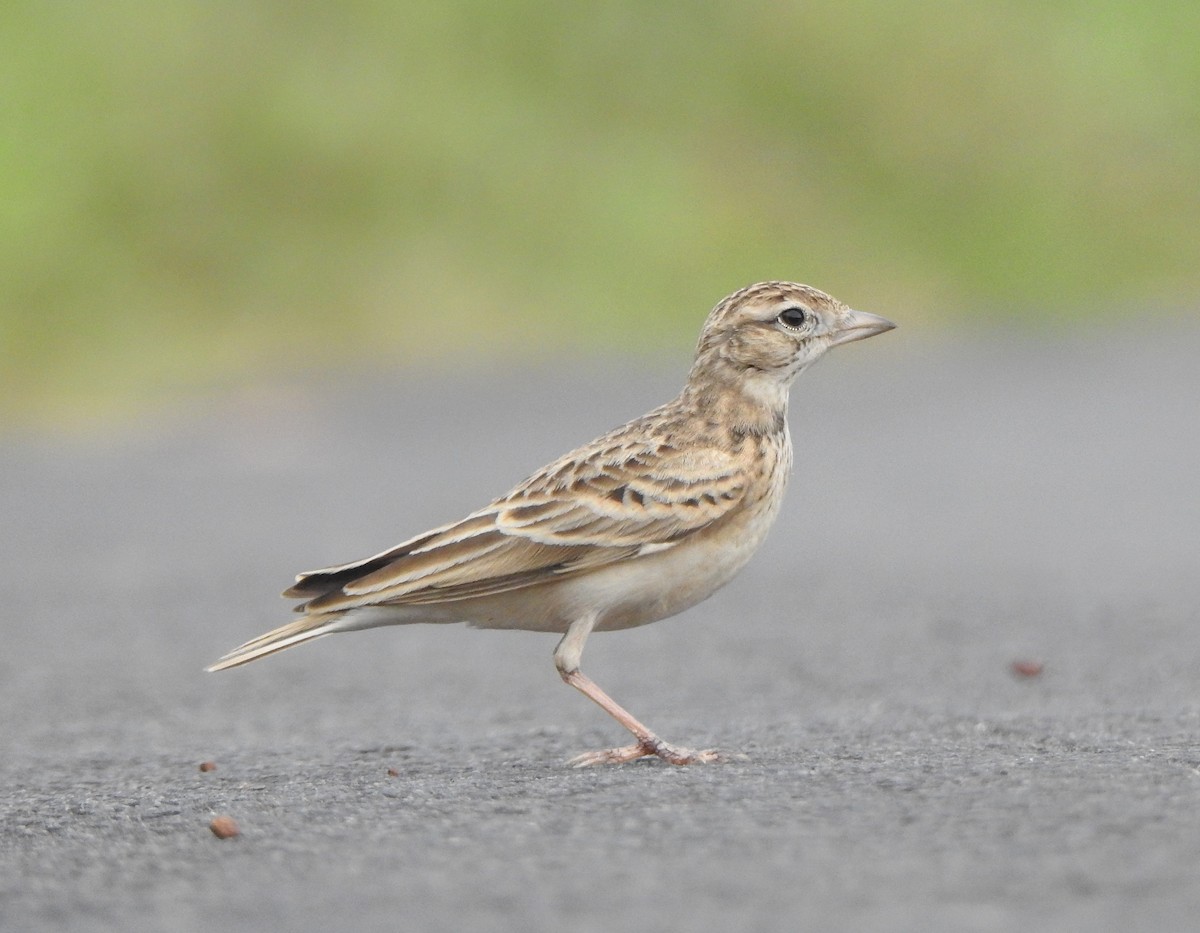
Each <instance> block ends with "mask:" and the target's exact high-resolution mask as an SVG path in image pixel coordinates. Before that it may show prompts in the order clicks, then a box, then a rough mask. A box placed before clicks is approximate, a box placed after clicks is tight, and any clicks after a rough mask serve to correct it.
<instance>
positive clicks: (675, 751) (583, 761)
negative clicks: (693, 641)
mask: <svg viewBox="0 0 1200 933" xmlns="http://www.w3.org/2000/svg"><path fill="white" fill-rule="evenodd" d="M595 624H596V617H595V616H594V615H589V616H585V617H583V618H582V619H577V620H576V621H574V622H572V623H571V626H570V628H568V629H567V633H566V634H565V635H564V636H563V637H562V640H561V641H560V642H559V643H558V647H557V648H555V649H554V666H555V667H557V668H558V673H559V675H560V676H561V677H562V679H563V680H564V681H565V682H566V683H568V684H570V685H571V686H572V687H574V688H575V689H576V690H578V691H579V692H580V693H582V694H583V695H584V696H585V697H587V698H588V699H590V700H591V701H592V702H593V703H595V704H596V705H597V706H599V707H600V708H601V709H602V710H604V711H605V712H606V713H608V715H610V716H612V718H613V719H615V720H616V721H617V722H619V723H620V724H621V725H622V726H624V727H625V728H626V729H628V730H629V731H630V732H632V733H633V736H634V738H636V739H637V744H636V745H626V746H623V747H621V748H608V749H604V750H603V751H598V752H586V753H584V754H582V755H578V756H576V757H575V758H572V759H571V760H570V761H569V762H567V763H568V764H569V765H572V766H573V767H576V768H583V767H586V766H587V765H605V764H622V763H624V762H626V761H633V760H634V759H635V758H642V757H645V756H647V755H656V756H658V757H659V758H661V759H662V760H663V761H666V762H669V763H670V764H673V765H690V764H695V763H699V762H709V761H717V760H719V759H720V755H719V754H718V753H717V752H716V751H715V750H714V749H708V750H706V751H699V752H694V751H691V750H690V749H686V748H677V747H675V746H673V745H669V744H667V743H666V742H664V741H663V740H662V739H660V738H659V737H658V736H657V735H655V734H654V733H653V732H651V731H650V730H649V729H648V728H646V726H644V725H643V724H642V723H641V722H639V721H638V720H636V719H634V718H633V716H632V715H630V714H629V713H628V712H627V711H626V710H625V709H624V708H623V707H622V706H621V705H620V704H619V703H617V701H616V700H614V699H613V698H612V697H610V696H609V695H608V694H607V693H605V692H604V691H603V690H601V689H600V687H599V686H598V685H597V684H596V682H595V681H593V680H592V679H591V678H590V677H588V676H587V675H586V674H584V673H583V671H581V670H580V669H579V661H580V658H581V657H582V655H583V645H584V642H586V641H587V637H588V635H589V634H591V631H592V627H593V626H594V625H595Z"/></svg>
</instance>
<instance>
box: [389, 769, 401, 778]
mask: <svg viewBox="0 0 1200 933" xmlns="http://www.w3.org/2000/svg"><path fill="white" fill-rule="evenodd" d="M387 775H388V777H400V772H399V771H397V770H396V769H395V768H388V770H387Z"/></svg>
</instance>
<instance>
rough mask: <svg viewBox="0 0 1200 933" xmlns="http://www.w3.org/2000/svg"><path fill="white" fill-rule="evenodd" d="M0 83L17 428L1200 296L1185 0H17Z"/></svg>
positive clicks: (0, 37) (1199, 126) (1, 253)
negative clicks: (724, 310)
mask: <svg viewBox="0 0 1200 933" xmlns="http://www.w3.org/2000/svg"><path fill="white" fill-rule="evenodd" d="M0 76H2V78H3V82H2V91H0V93H2V98H0V107H2V108H3V109H2V113H3V132H2V133H0V366H2V372H3V380H4V383H3V385H4V390H3V401H2V402H0V419H3V420H4V421H6V422H7V423H9V424H12V423H14V422H18V421H33V422H45V421H55V422H64V421H66V422H70V421H86V420H88V419H94V418H97V417H101V416H104V415H107V414H109V413H114V412H128V411H131V410H139V406H144V405H145V404H147V403H153V402H155V401H156V400H161V399H164V398H169V397H172V396H174V395H177V394H179V393H182V392H188V391H193V390H197V389H203V388H206V387H210V386H213V385H222V384H230V383H238V382H242V381H246V380H251V379H271V378H279V377H281V376H284V375H286V374H295V373H303V372H304V371H305V370H306V369H308V368H319V369H326V370H327V369H336V368H338V367H341V366H355V367H363V366H368V367H374V366H385V365H388V366H418V365H450V364H451V363H455V362H459V361H462V360H466V361H473V360H479V359H481V358H485V357H488V356H497V355H504V356H505V357H509V358H534V357H537V356H545V355H547V354H551V353H555V352H561V351H564V350H565V351H566V352H569V353H573V354H574V353H579V352H581V351H585V350H591V349H593V348H603V349H609V350H621V351H631V350H632V351H638V352H647V351H648V352H653V351H654V350H655V349H656V348H659V347H666V346H671V347H675V348H678V347H679V345H680V343H681V342H683V344H684V345H685V346H690V344H691V341H693V340H694V339H695V335H696V332H697V329H698V327H699V324H700V321H701V319H702V317H703V315H704V314H705V312H706V311H707V310H708V309H709V307H711V306H712V304H713V303H715V302H716V300H717V299H719V298H721V297H722V296H723V295H725V294H726V293H728V292H729V291H732V290H733V289H735V288H737V287H740V286H741V285H744V284H746V283H748V282H750V281H754V280H757V279H762V278H794V279H799V280H801V281H807V282H810V283H812V284H814V285H817V286H818V287H821V288H824V289H826V290H828V291H831V292H832V293H834V294H836V295H838V296H839V297H841V298H843V299H844V300H846V301H848V302H849V303H851V304H853V305H855V306H858V307H862V308H865V309H868V310H874V311H877V312H881V313H884V314H887V315H888V316H890V317H894V318H896V319H898V320H900V321H903V322H914V323H915V322H920V321H924V322H935V323H940V322H946V323H948V324H949V323H954V322H956V321H965V322H972V321H977V322H979V323H983V324H987V325H989V326H991V325H995V324H997V323H1000V324H1004V325H1007V324H1008V323H1009V322H1015V323H1017V324H1018V325H1019V326H1045V325H1046V324H1051V325H1057V324H1060V323H1062V322H1065V323H1067V324H1072V323H1078V324H1080V325H1086V326H1087V327H1095V326H1103V324H1104V323H1105V322H1108V323H1110V324H1111V325H1114V326H1129V321H1130V315H1131V314H1137V315H1142V314H1147V313H1155V311H1156V309H1175V310H1176V311H1178V310H1180V309H1183V313H1184V314H1194V313H1195V312H1194V310H1192V309H1194V305H1195V296H1196V295H1197V294H1200V288H1198V286H1200V222H1198V221H1200V90H1198V89H1200V4H1196V3H1178V2H1169V3H1166V2H1146V3H1133V2H1129V0H1125V2H1105V0H1091V2H1086V3H1084V2H1065V0H1060V2H1050V3H1047V2H1045V0H1041V2H1004V3H990V4H981V3H963V2H952V0H946V2H924V3H909V4H897V3H888V2H884V0H820V2H808V3H799V2H796V3H780V2H775V3H748V4H746V3H742V4H737V3H729V2H726V3H713V2H697V3H689V4H675V3H671V4H644V3H638V2H632V0H619V2H618V0H610V2H606V3H603V4H586V5H585V4H560V3H552V2H546V0H524V2H522V0H509V2H503V3H491V2H484V0H449V2H440V3H408V2H391V3H387V2H371V0H350V2H341V3H333V4H309V3H290V2H265V0H260V2H255V0H248V2H247V0H243V2H238V3H232V2H220V0H204V2H200V0H158V2H155V3H145V2H132V0H124V2H122V0H112V2H105V3H99V4H88V5H79V4H66V3H53V2H48V0H45V2H22V0H11V2H8V3H6V4H4V5H3V7H2V10H0ZM683 355H685V354H681V357H682V356H683Z"/></svg>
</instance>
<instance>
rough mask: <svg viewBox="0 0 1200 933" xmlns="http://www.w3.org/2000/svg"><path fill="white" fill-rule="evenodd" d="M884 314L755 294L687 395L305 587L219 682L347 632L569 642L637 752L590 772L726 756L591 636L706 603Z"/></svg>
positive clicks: (716, 329)
mask: <svg viewBox="0 0 1200 933" xmlns="http://www.w3.org/2000/svg"><path fill="white" fill-rule="evenodd" d="M893 326H894V325H892V324H891V323H890V322H888V321H885V320H884V319H883V318H880V317H877V316H875V315H869V314H865V313H863V312H858V311H853V310H851V309H850V308H848V307H846V306H845V305H843V304H842V303H841V302H839V301H837V300H836V299H834V298H831V297H830V296H828V295H826V294H824V293H822V292H819V291H817V290H816V289H813V288H810V287H809V286H806V285H798V284H795V283H790V282H765V283H760V284H758V285H751V286H749V287H747V288H744V289H742V290H741V291H738V292H735V293H734V294H733V295H730V296H729V297H728V298H726V299H725V300H724V301H722V302H721V303H720V304H718V305H717V306H716V307H715V308H714V309H713V310H712V312H711V313H710V314H709V316H708V319H707V321H706V322H705V325H704V329H703V331H702V332H701V335H700V341H699V344H698V346H697V350H696V360H695V363H694V364H693V366H692V369H691V372H690V373H689V376H688V381H687V383H686V384H685V386H684V388H683V391H682V392H681V393H680V394H679V396H677V397H676V398H675V399H673V400H672V401H670V402H668V403H667V404H665V405H663V406H661V407H659V408H656V409H655V410H653V411H651V412H650V413H648V414H646V415H643V416H642V417H641V418H637V419H635V420H634V421H631V422H629V423H628V424H626V425H623V426H622V427H620V428H617V429H616V430H614V431H611V432H609V433H608V434H605V435H604V436H603V437H600V438H598V439H596V440H595V441H593V442H592V443H590V444H586V445H584V446H582V447H580V448H578V449H576V450H574V451H571V452H570V453H568V454H566V455H564V456H563V457H560V458H559V459H558V460H556V461H554V462H553V463H550V464H548V465H547V466H545V467H543V468H542V469H541V470H538V471H537V472H536V473H534V474H533V475H532V476H530V477H529V478H528V479H527V480H525V481H524V482H523V483H521V484H520V485H518V486H517V487H515V488H514V489H513V490H511V491H510V492H509V493H507V494H505V495H503V496H501V497H500V498H498V499H496V500H494V501H493V502H491V503H489V504H488V505H487V506H485V507H484V508H482V509H480V510H479V511H477V512H474V513H472V514H471V515H469V516H467V517H466V518H464V519H462V520H461V521H459V522H454V523H451V524H448V525H443V526H441V527H439V528H434V529H432V530H431V531H427V532H425V533H423V534H420V535H418V536H416V537H414V538H410V539H409V540H407V541H405V542H403V543H402V544H399V545H397V546H396V547H394V548H391V549H389V550H387V551H384V552H383V553H381V554H377V555H375V556H373V557H369V558H367V559H365V560H361V561H357V562H354V563H350V564H343V565H340V566H337V567H330V568H327V569H324V570H316V571H311V572H309V573H304V574H301V575H300V576H299V577H298V578H297V581H296V583H295V585H293V586H292V587H290V588H289V589H288V590H286V591H285V592H284V596H287V597H293V598H297V599H301V600H303V602H302V603H301V604H300V605H298V606H297V607H296V609H297V611H299V612H302V613H303V614H304V615H303V618H301V619H298V620H296V621H295V622H292V623H290V624H288V625H284V626H281V627H280V628H278V629H275V630H273V631H271V632H268V633H266V634H265V635H262V636H260V637H258V638H256V639H253V640H252V641H249V642H247V643H246V644H244V645H242V646H240V647H238V648H236V649H234V650H233V651H232V652H230V653H229V654H227V655H226V656H225V657H223V658H221V659H220V660H219V661H218V662H217V663H216V664H214V665H213V666H212V667H210V668H209V670H222V669H224V668H227V667H234V666H236V665H239V664H244V663H246V662H248V661H252V660H255V659H256V658H260V657H263V656H265V655H268V654H272V653H274V652H276V651H280V650H282V649H284V648H288V647H291V646H292V645H295V644H300V643H302V642H305V641H310V640H312V639H314V638H318V637H321V636H323V635H328V634H332V633H334V632H341V631H352V630H356V629H361V628H370V627H373V626H377V625H388V624H403V623H411V622H466V623H469V624H471V625H475V626H479V627H484V628H520V629H528V630H534V631H550V632H560V633H564V634H563V638H562V640H561V641H560V642H559V646H558V648H557V649H556V651H555V663H556V665H557V667H558V669H559V672H560V674H561V675H562V677H563V679H564V680H566V681H567V682H568V683H570V684H572V686H575V687H577V688H578V689H580V690H581V691H583V692H584V693H585V694H586V695H587V696H589V697H590V698H591V699H593V700H595V701H596V702H597V703H599V704H600V705H601V706H602V707H603V708H604V709H605V710H607V711H608V712H609V713H610V714H612V715H613V716H614V717H615V718H617V720H618V721H619V722H621V723H622V725H624V726H626V728H628V729H630V731H632V732H633V733H634V735H635V737H636V738H637V740H638V742H637V744H636V745H633V746H629V747H626V748H621V749H611V750H608V751H604V752H597V753H592V754H590V755H584V756H581V757H580V758H579V759H576V763H577V764H593V763H600V762H617V761H627V760H630V759H631V758H636V757H640V756H642V755H658V756H659V757H661V758H663V759H665V760H667V761H670V762H672V763H676V764H684V763H688V762H691V761H706V760H712V759H713V758H714V757H715V753H713V752H689V751H688V750H686V749H678V748H674V747H672V746H670V745H668V744H666V743H665V742H663V741H662V740H661V739H659V738H658V737H657V736H655V735H654V734H653V733H652V732H650V730H648V729H647V728H646V727H645V726H643V725H642V724H641V723H639V722H638V721H637V720H635V719H634V718H633V717H632V716H630V715H629V714H628V713H627V712H625V710H623V709H621V707H619V706H618V705H617V704H616V703H615V702H613V701H612V700H611V698H609V697H608V696H607V695H606V694H604V693H603V691H601V690H600V688H599V687H597V686H596V685H595V684H594V683H593V682H592V681H591V680H589V679H588V678H587V677H586V676H584V675H583V673H582V672H581V671H580V670H579V658H580V656H581V654H582V651H583V644H584V642H585V641H586V638H587V636H588V634H589V633H590V632H591V631H593V630H599V631H604V630H612V629H621V628H628V627H631V626H635V625H643V624H645V623H647V622H653V621H656V620H658V619H662V618H666V617H667V616H670V615H674V614H675V613H678V612H681V611H683V610H684V609H686V608H688V607H689V606H692V605H695V604H696V603H697V602H699V601H701V600H702V599H705V598H707V597H708V596H709V595H711V593H712V592H714V591H715V590H716V589H718V588H719V587H720V586H722V585H724V584H725V583H726V582H728V580H729V579H731V578H732V577H733V576H734V574H736V572H737V571H738V570H740V569H741V567H742V566H743V565H744V564H745V562H746V561H747V560H748V559H749V557H750V555H751V554H752V553H753V552H754V550H755V549H756V548H757V547H758V545H759V543H760V542H761V541H762V539H763V538H764V537H765V535H766V532H767V530H768V528H769V527H770V525H771V523H772V522H773V521H774V518H775V515H776V514H777V512H778V509H779V504H780V502H781V500H782V496H783V491H784V488H785V487H786V484H787V477H788V473H789V472H790V470H791V460H792V448H791V441H790V438H789V437H788V430H787V391H788V388H789V386H790V384H791V382H792V380H793V379H794V378H795V376H796V375H797V374H798V373H799V372H801V371H802V370H803V369H804V368H806V367H807V366H808V365H810V364H811V363H813V362H815V361H816V360H817V359H818V358H820V357H821V356H822V355H823V354H824V353H825V351H826V350H828V349H829V348H830V347H832V346H835V345H837V344H840V343H846V342H849V341H851V340H857V339H860V338H862V337H868V336H871V335H872V334H877V333H881V332H883V331H885V330H890V329H891V328H892V327H893Z"/></svg>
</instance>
